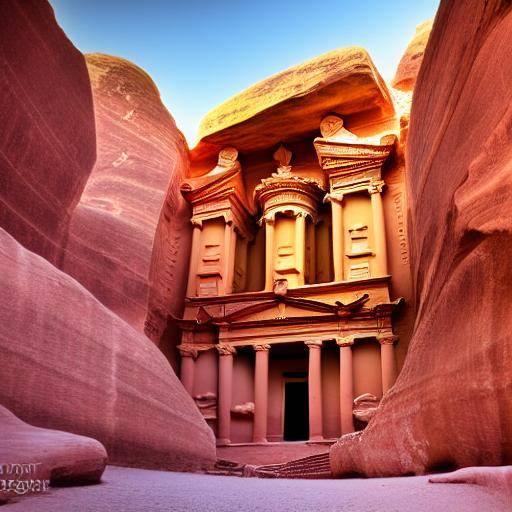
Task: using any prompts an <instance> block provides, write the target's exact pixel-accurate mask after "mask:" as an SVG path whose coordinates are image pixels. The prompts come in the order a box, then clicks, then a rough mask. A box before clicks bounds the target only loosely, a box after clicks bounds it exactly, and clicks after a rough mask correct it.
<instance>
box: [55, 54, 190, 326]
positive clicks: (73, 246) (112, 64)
mask: <svg viewBox="0 0 512 512" xmlns="http://www.w3.org/2000/svg"><path fill="white" fill-rule="evenodd" d="M86 61H87V67H88V70H89V75H90V78H91V86H92V91H93V97H94V112H95V118H96V134H97V153H98V156H97V160H96V163H95V165H94V168H93V170H92V173H91V176H90V178H89V180H88V182H87V186H86V187H85V190H84V192H83V194H82V196H81V198H80V202H79V204H78V205H77V207H76V209H75V211H74V213H73V218H72V221H71V225H70V231H69V237H68V243H67V247H66V256H65V261H64V264H63V266H62V268H63V270H64V271H65V272H66V273H68V274H70V275H72V276H73V277H74V278H75V279H77V280H78V281H80V282H81V283H82V284H83V285H84V286H85V287H86V288H87V289H88V290H89V291H91V292H92V293H93V294H94V295H95V296H96V297H97V298H98V299H99V300H100V301H101V302H102V303H103V304H105V305H106V306H107V307H108V308H109V309H111V310H112V311H114V312H115V313H117V314H118V315H119V316H121V318H123V319H124V320H126V321H127V322H128V323H130V324H131V325H132V326H134V327H136V328H137V329H138V330H142V329H143V326H144V320H145V317H146V312H147V301H148V295H149V273H150V264H151V253H152V247H153V239H154V237H155V232H156V230H157V223H158V220H159V216H160V211H161V209H162V206H163V205H164V201H165V200H166V191H167V190H168V189H169V190H170V194H171V195H172V198H171V199H169V198H168V197H167V202H169V201H170V202H171V208H170V210H171V211H170V212H169V218H170V222H171V223H172V224H173V226H172V227H171V228H170V231H171V233H169V236H171V237H172V236H176V237H177V238H178V240H179V243H178V244H176V251H177V253H178V255H181V254H182V253H183V254H184V253H186V252H187V249H189V244H190V239H189V236H190V235H189V231H188V230H187V229H188V224H187V222H186V210H185V212H183V211H182V210H183V208H185V206H184V200H183V199H182V198H181V197H179V196H178V194H177V191H178V188H179V183H180V180H181V179H182V178H183V177H184V176H185V173H186V171H187V167H188V156H187V146H186V143H185V141H184V139H183V136H182V135H181V133H180V132H179V131H178V129H177V128H176V125H175V123H174V120H173V119H172V117H171V115H170V114H169V112H168V111H167V110H166V108H165V107H164V105H163V104H162V102H161V100H160V95H159V92H158V89H157V88H156V86H155V84H154V83H153V81H152V80H151V78H150V77H149V76H148V75H147V74H146V73H145V72H144V71H143V70H142V69H140V68H138V67H137V66H135V65H134V64H132V63H130V62H128V61H126V60H124V59H120V58H117V57H111V56H108V55H101V54H91V55H87V56H86ZM166 206H167V205H166ZM176 216H178V218H176ZM166 250H169V248H168V247H166ZM178 259H179V258H178ZM183 260H184V258H181V260H180V261H177V262H176V263H175V266H174V267H175V268H174V276H173V277H174V279H173V284H174V293H173V294H171V291H170V290H166V291H167V292H168V294H167V296H171V295H172V296H173V297H174V298H175V304H174V303H173V304H171V305H170V307H171V308H172V307H173V306H174V307H176V308H177V307H178V302H180V301H182V300H183V298H184V289H183V287H184V284H185V283H184V278H182V276H184V274H186V271H187V269H186V263H187V262H186V261H183ZM180 265H181V266H180ZM182 281H183V282H182ZM174 312H176V311H174Z"/></svg>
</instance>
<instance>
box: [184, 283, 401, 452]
mask: <svg viewBox="0 0 512 512" xmlns="http://www.w3.org/2000/svg"><path fill="white" fill-rule="evenodd" d="M364 284H365V287H366V290H367V293H365V294H360V293H358V294H356V295H357V296H354V295H352V300H350V301H349V300H345V301H344V302H345V303H343V302H340V301H336V300H334V299H333V297H334V296H336V297H340V298H343V299H345V298H346V297H348V296H349V295H350V294H351V293H352V292H353V290H352V287H353V285H352V284H349V285H347V284H344V283H336V284H333V285H327V286H324V287H322V288H320V287H308V288H307V289H302V290H301V289H294V290H287V291H286V293H283V294H278V293H275V292H270V293H262V294H238V295H237V296H233V295H232V296H229V297H227V296H226V297H215V298H211V299H202V300H201V301H200V300H199V299H197V300H196V299H194V300H193V301H189V302H188V303H187V311H186V315H185V316H187V314H188V316H189V318H185V319H181V320H178V324H179V326H180V327H181V329H182V343H181V345H179V347H178V348H179V350H180V354H181V380H182V382H183V385H184V386H185V388H186V389H187V391H188V392H189V393H190V394H191V396H192V397H193V398H194V400H195V402H196V404H197V406H198V407H199V409H200V410H201V412H202V413H203V415H204V417H205V419H206V421H207V422H208V423H209V424H210V426H211V427H212V429H213V430H214V432H215V433H216V436H217V442H218V444H219V445H227V444H230V443H237V444H238V443H267V442H281V441H308V440H309V441H312V442H321V441H323V440H329V439H334V438H337V437H339V436H340V435H341V434H345V433H349V432H353V431H354V430H360V429H362V428H364V426H365V425H366V423H367V421H368V419H369V417H370V416H371V414H372V411H374V410H375V408H376V407H377V405H378V403H379V401H380V399H381V397H382V395H383V393H384V392H386V391H387V390H388V389H389V388H390V387H391V386H392V385H393V383H394V380H395V377H396V365H395V354H394V344H395V343H396V342H397V337H396V336H394V335H393V332H392V327H391V314H392V311H393V309H394V308H395V306H396V305H397V304H398V303H389V302H380V301H379V300H378V299H379V294H380V293H382V291H383V290H385V289H386V287H385V284H386V279H377V280H368V281H367V282H366V283H364ZM360 287H361V283H359V286H358V288H360ZM308 294H309V295H311V294H313V295H314V296H315V298H314V300H313V299H310V298H307V296H308ZM246 295H247V296H246ZM258 295H261V296H258ZM267 295H268V297H267ZM298 295H302V297H298ZM319 299H323V300H319ZM199 302H201V304H199ZM203 303H204V304H203Z"/></svg>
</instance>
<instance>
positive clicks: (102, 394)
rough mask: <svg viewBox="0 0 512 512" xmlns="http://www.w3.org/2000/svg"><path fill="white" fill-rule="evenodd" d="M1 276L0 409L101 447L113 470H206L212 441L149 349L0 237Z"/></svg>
mask: <svg viewBox="0 0 512 512" xmlns="http://www.w3.org/2000/svg"><path fill="white" fill-rule="evenodd" d="M0 268H1V269H2V272H1V273H0V288H1V289H2V296H3V297H4V300H2V301H0V325H1V326H2V328H1V330H0V350H1V352H2V386H1V387H0V403H1V404H3V405H4V406H5V407H7V408H8V409H10V410H11V411H12V412H13V413H14V414H16V415H17V416H18V417H19V418H21V419H22V420H24V421H27V422H29V423H31V424H32V425H35V426H39V427H47V428H56V429H59V430H65V431H68V432H73V433H76V434H82V435H85V436H89V437H93V438H95V439H97V440H99V441H100V442H102V443H103V445H104V446H105V447H106V449H107V452H108V455H109V460H110V462H112V463H115V464H120V465H129V466H138V467H154V468H160V469H176V470H193V469H199V468H204V467H207V466H209V465H210V464H212V463H213V461H214V460H215V444H214V438H213V433H212V431H211V430H210V428H209V427H208V426H207V425H206V423H205V421H204V420H203V418H202V416H201V414H200V413H199V411H198V409H197V407H196V406H195V404H194V402H193V401H192V399H191V398H190V396H189V395H188V394H187V393H186V391H185V390H184V389H183V387H182V385H181V383H180V382H179V380H178V379H177V377H176V376H175V374H174V372H173V371H172V369H171V367H170V366H169V363H168V362H167V360H166V359H165V357H164V356H163V355H162V354H161V353H160V351H159V350H158V349H157V348H156V347H155V346H154V344H153V343H152V342H151V341H150V340H148V339H147V338H146V337H145V336H144V335H143V334H140V333H138V332H137V331H136V330H135V329H133V328H132V327H130V326H129V325H128V324H127V323H126V322H124V321H123V320H121V319H120V318H118V317H117V316H116V315H114V314H113V313H112V312H110V311H109V310H108V309H107V308H105V307H104V306H103V305H101V304H100V303H99V302H98V301H97V300H96V299H95V298H94V297H93V296H92V295H91V294H90V293H89V292H88V291H87V290H85V288H83V287H82V286H81V285H80V284H78V283H77V282H76V281H75V280H74V279H72V278H71V277H69V276H67V275H66V274H64V273H63V272H61V271H59V270H57V269H56V268H55V267H53V266H52V265H50V264H49V263H48V262H47V261H46V260H44V259H43V258H41V257H39V256H37V255H35V254H33V253H30V252H29V251H27V250H26V249H24V248H23V247H22V246H21V245H19V244H18V243H17V242H16V241H15V240H14V239H13V238H12V237H11V236H9V235H8V234H7V233H6V232H5V231H3V230H1V232H0ZM2 442H3V439H2Z"/></svg>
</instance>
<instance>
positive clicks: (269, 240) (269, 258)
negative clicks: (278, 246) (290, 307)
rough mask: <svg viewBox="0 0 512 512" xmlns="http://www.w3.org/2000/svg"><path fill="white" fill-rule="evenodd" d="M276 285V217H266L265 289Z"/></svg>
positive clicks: (270, 288)
mask: <svg viewBox="0 0 512 512" xmlns="http://www.w3.org/2000/svg"><path fill="white" fill-rule="evenodd" d="M273 287H274V219H268V218H267V219H265V290H267V291H269V290H272V289H273Z"/></svg>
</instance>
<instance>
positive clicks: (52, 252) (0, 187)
mask: <svg viewBox="0 0 512 512" xmlns="http://www.w3.org/2000/svg"><path fill="white" fill-rule="evenodd" d="M0 89H1V91H2V94H1V95H0V121H1V122H0V124H1V126H2V129H1V130H0V226H2V227H3V228H5V229H6V230H7V231H9V232H10V233H12V234H13V235H14V236H15V237H16V239H17V240H18V241H19V242H21V243H22V244H23V245H24V246H25V247H27V248H28V249H30V250H31V251H34V252H36V253H37V254H40V255H41V256H43V257H45V258H46V259H48V261H51V262H52V263H54V264H56V265H58V264H59V263H60V260H61V255H62V248H63V246H64V245H65V243H66V237H67V231H68V226H69V222H70V219H71V215H72V213H73V210H74V208H75V205H76V204H77V202H78V200H79V199H80V195H81V193H82V190H83V188H84V186H85V183H86V181H87V179H88V177H89V173H90V171H91V168H92V166H93V164H94V160H95V157H96V149H95V148H96V144H95V130H94V110H93V104H92V94H91V86H90V82H89V76H88V73H87V67H86V65H85V59H84V57H83V55H82V54H81V53H80V52H79V51H78V50H77V49H76V48H75V47H74V46H73V45H72V44H71V42H70V41H69V39H68V38H67V37H66V35H65V34H64V32H62V30H61V29H60V28H59V27H58V25H57V23H56V22H55V17H54V14H53V11H52V8H51V7H50V5H49V4H48V3H47V2H43V1H39V0H26V1H23V2H21V1H17V0H2V2H0Z"/></svg>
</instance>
